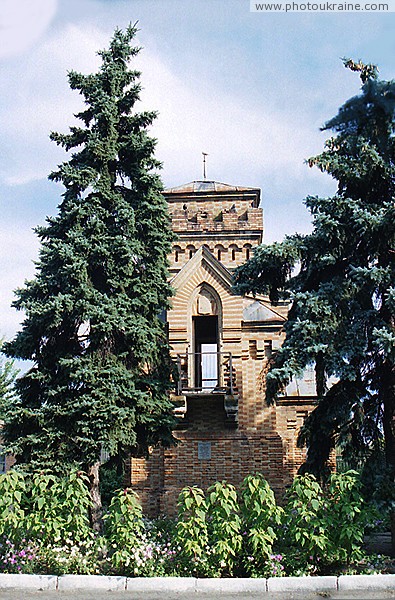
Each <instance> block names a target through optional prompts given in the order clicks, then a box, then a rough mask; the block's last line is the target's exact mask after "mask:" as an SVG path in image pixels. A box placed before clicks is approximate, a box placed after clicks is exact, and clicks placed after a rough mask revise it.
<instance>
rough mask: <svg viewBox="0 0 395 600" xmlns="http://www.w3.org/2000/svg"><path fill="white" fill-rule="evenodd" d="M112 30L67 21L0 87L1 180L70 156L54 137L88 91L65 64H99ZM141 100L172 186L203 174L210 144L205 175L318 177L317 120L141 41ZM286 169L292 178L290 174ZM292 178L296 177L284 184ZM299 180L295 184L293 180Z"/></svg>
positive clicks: (22, 178)
mask: <svg viewBox="0 0 395 600" xmlns="http://www.w3.org/2000/svg"><path fill="white" fill-rule="evenodd" d="M107 43H108V35H107V33H105V32H104V31H103V30H101V29H99V28H97V27H93V26H91V27H81V26H76V25H68V26H66V27H64V28H62V30H61V31H59V32H57V33H56V35H55V34H53V35H52V36H51V37H50V38H49V39H48V40H47V41H46V42H45V43H43V44H41V45H40V46H39V47H37V48H36V49H35V51H34V52H33V53H32V54H31V55H30V57H29V58H28V59H27V60H25V61H23V63H21V64H20V67H19V69H17V70H16V71H14V73H13V78H12V81H11V85H10V86H9V87H8V88H5V87H4V89H2V90H1V92H2V96H3V104H4V105H5V106H6V109H5V110H3V112H2V113H0V127H1V130H2V132H3V141H4V142H5V144H6V145H8V151H7V153H6V155H7V157H8V160H7V161H6V162H5V164H4V171H3V174H2V176H3V180H4V181H5V182H6V183H8V184H9V185H18V184H25V183H27V182H29V181H34V180H35V179H39V178H43V177H46V176H47V174H48V173H49V172H50V171H51V170H52V169H53V168H54V167H55V166H56V164H57V163H58V162H60V161H61V160H62V159H63V158H64V154H63V152H62V151H61V150H59V149H57V148H56V147H55V145H54V144H53V143H51V142H50V141H49V139H48V134H49V132H50V131H52V130H56V131H67V129H68V127H69V126H70V125H71V124H73V122H74V120H73V117H72V115H73V113H75V112H77V111H78V110H79V109H80V108H81V97H80V96H79V95H78V94H77V93H76V92H72V91H71V90H70V89H69V87H68V84H67V79H66V72H67V71H68V70H70V69H74V70H77V71H82V72H86V73H88V72H92V71H94V70H95V69H96V68H97V67H98V64H99V59H98V57H97V55H96V52H97V50H98V49H99V48H102V47H104V46H106V45H107ZM137 64H138V67H139V68H141V71H142V85H143V90H142V94H141V97H142V103H141V108H148V109H156V110H158V111H159V117H158V119H157V120H156V122H155V123H154V126H153V129H152V132H153V134H154V135H155V136H156V137H157V138H158V147H157V154H158V157H159V158H160V159H161V160H162V161H163V162H164V166H165V169H164V173H163V174H164V179H165V182H166V184H167V185H173V184H176V183H180V182H181V181H183V180H189V179H199V178H201V177H202V166H201V165H202V163H201V152H202V151H205V152H208V154H209V157H208V177H209V178H212V179H218V180H227V181H229V182H230V183H239V184H247V185H248V184H251V185H257V184H259V182H260V181H261V180H262V177H263V174H265V173H267V174H270V177H271V178H272V180H273V181H275V180H276V179H277V180H278V181H279V182H282V184H283V185H285V186H287V185H288V186H289V188H290V189H291V188H292V186H293V185H294V182H295V180H297V181H300V182H301V181H304V180H305V178H306V177H307V178H310V179H311V178H312V177H314V175H311V172H310V174H309V170H308V169H307V168H306V166H305V165H304V163H303V161H304V159H305V158H306V157H307V156H309V155H310V154H312V153H315V152H318V151H319V150H320V148H321V147H322V140H323V135H322V134H320V133H319V132H317V131H316V130H315V129H314V127H313V126H312V125H311V122H308V121H307V120H306V119H305V120H303V119H302V120H299V121H296V122H295V119H294V118H293V115H292V114H291V113H290V111H289V108H287V107H280V108H277V109H276V108H273V107H270V106H268V107H267V109H266V110H262V108H261V107H260V106H254V104H253V103H252V102H251V101H249V97H248V93H247V92H246V95H245V96H244V97H243V98H242V99H241V98H240V95H239V96H238V97H236V98H235V97H234V94H233V90H232V89H227V90H226V89H225V90H224V89H223V88H222V87H216V86H215V83H214V85H212V86H211V87H209V86H207V85H205V86H204V87H203V89H201V88H200V87H199V81H197V80H196V79H194V77H193V74H191V75H190V76H187V77H183V78H181V77H179V76H176V75H175V74H174V72H173V71H172V69H171V68H170V67H169V66H168V65H167V64H166V63H165V62H164V61H163V60H162V59H161V58H160V57H159V56H158V55H157V54H155V53H152V52H150V51H149V50H143V51H142V52H141V54H140V55H139V57H138V59H137ZM284 173H286V174H287V177H286V178H284ZM287 182H289V184H288V183H287ZM292 182H293V183H292Z"/></svg>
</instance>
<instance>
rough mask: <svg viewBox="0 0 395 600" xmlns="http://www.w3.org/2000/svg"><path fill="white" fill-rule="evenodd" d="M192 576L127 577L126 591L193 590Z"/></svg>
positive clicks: (193, 579) (194, 584) (194, 587)
mask: <svg viewBox="0 0 395 600" xmlns="http://www.w3.org/2000/svg"><path fill="white" fill-rule="evenodd" d="M195 582H196V579H195V578H194V577H130V578H129V577H128V579H127V581H126V589H127V590H128V592H194V591H195V589H196V583H195Z"/></svg>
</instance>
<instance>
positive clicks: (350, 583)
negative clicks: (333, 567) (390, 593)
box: [339, 573, 395, 591]
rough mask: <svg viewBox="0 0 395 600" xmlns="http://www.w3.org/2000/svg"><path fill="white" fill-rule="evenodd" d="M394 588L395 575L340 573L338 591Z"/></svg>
mask: <svg viewBox="0 0 395 600" xmlns="http://www.w3.org/2000/svg"><path fill="white" fill-rule="evenodd" d="M384 589H387V590H395V575H390V574H387V573H385V574H383V575H340V577H339V591H344V590H384Z"/></svg>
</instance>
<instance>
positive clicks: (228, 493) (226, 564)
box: [207, 481, 242, 576]
mask: <svg viewBox="0 0 395 600" xmlns="http://www.w3.org/2000/svg"><path fill="white" fill-rule="evenodd" d="M207 520H208V535H209V545H210V548H211V555H210V562H211V564H212V566H213V567H214V569H215V574H216V575H218V576H220V575H222V574H226V575H233V571H234V568H235V566H236V564H237V561H238V560H239V558H240V551H241V547H242V535H241V524H242V522H241V517H240V509H239V504H238V498H237V492H236V489H235V487H234V486H233V485H230V484H228V483H226V482H225V481H222V482H217V483H215V484H214V485H212V486H211V487H210V488H209V489H208V490H207Z"/></svg>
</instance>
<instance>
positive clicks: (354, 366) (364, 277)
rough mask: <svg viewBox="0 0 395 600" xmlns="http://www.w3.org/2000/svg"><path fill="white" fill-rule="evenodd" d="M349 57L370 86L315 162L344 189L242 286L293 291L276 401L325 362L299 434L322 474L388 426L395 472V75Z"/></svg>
mask: <svg viewBox="0 0 395 600" xmlns="http://www.w3.org/2000/svg"><path fill="white" fill-rule="evenodd" d="M345 66H346V67H348V68H350V69H351V70H353V71H356V72H358V73H359V74H360V77H361V80H362V84H363V85H362V91H361V93H360V94H359V95H358V96H356V97H354V98H351V99H350V100H348V101H347V102H346V103H345V104H344V105H343V106H342V107H341V108H340V110H339V112H338V114H337V116H335V117H334V118H333V119H331V120H330V121H328V122H327V123H326V124H325V126H324V127H323V129H324V130H332V131H333V132H334V135H333V137H332V138H330V139H329V140H328V141H327V143H326V147H325V149H324V151H323V153H322V154H320V155H319V156H317V157H314V158H311V159H310V160H309V161H308V162H309V164H310V166H313V165H316V166H317V167H318V168H319V169H321V171H323V172H326V173H329V174H330V175H332V176H333V177H334V178H335V179H336V181H337V182H338V189H337V193H336V195H335V196H334V197H332V198H317V197H308V198H307V200H306V201H305V203H306V205H307V207H308V209H309V210H310V212H311V214H312V217H313V230H312V233H311V234H309V235H298V234H295V235H292V236H287V237H286V238H285V239H284V241H283V242H281V243H275V244H272V245H269V246H261V247H259V248H258V249H257V250H256V252H255V255H254V257H253V258H252V259H251V260H250V261H249V262H248V263H246V264H245V265H243V266H242V267H241V268H239V269H238V271H237V273H236V276H235V277H236V279H235V286H236V289H237V290H238V291H239V292H241V293H246V292H251V291H252V292H254V293H263V294H269V295H270V298H271V299H272V301H273V302H276V301H278V300H279V298H289V299H290V301H291V307H290V311H289V316H288V322H287V324H286V326H285V333H286V339H285V342H284V345H283V346H282V348H281V349H280V350H279V351H278V352H277V354H276V355H275V356H274V357H273V360H272V363H271V365H270V369H269V373H268V375H267V389H266V395H267V400H268V402H273V401H275V399H276V398H277V396H278V395H279V393H281V391H282V390H283V388H284V386H285V385H286V384H287V383H288V382H289V381H290V379H291V377H294V376H302V374H303V370H304V369H305V367H306V366H307V365H312V364H314V365H315V370H316V383H317V396H318V402H317V406H316V408H315V410H313V412H312V413H311V415H310V416H309V418H308V419H307V421H306V423H305V425H304V427H303V429H302V431H301V433H300V436H299V443H300V444H301V445H303V444H306V445H307V447H308V454H307V462H306V464H305V465H304V468H303V470H307V471H310V472H313V473H315V474H316V475H319V476H322V475H324V474H325V470H326V466H327V464H328V459H329V457H330V453H331V450H332V449H333V448H334V446H335V445H336V444H341V445H343V448H344V451H345V453H346V455H348V456H349V457H352V456H354V457H355V456H358V455H359V456H360V455H361V454H363V453H364V452H366V450H369V449H370V450H372V449H373V448H374V447H377V446H379V445H380V443H381V440H382V438H383V436H384V441H385V457H386V462H387V465H388V467H389V468H390V471H391V473H392V479H394V477H395V420H394V419H395V414H394V411H395V368H394V359H395V205H394V191H395V177H394V176H395V165H394V161H395V138H394V125H395V121H394V116H395V82H394V81H381V80H379V79H378V74H377V69H376V67H375V66H373V65H364V64H363V63H361V62H358V63H356V62H354V61H352V60H345ZM331 377H332V378H333V379H332V385H329V384H328V381H329V378H331Z"/></svg>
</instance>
